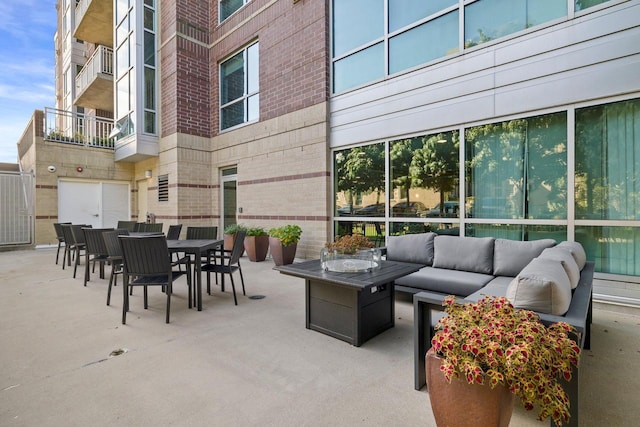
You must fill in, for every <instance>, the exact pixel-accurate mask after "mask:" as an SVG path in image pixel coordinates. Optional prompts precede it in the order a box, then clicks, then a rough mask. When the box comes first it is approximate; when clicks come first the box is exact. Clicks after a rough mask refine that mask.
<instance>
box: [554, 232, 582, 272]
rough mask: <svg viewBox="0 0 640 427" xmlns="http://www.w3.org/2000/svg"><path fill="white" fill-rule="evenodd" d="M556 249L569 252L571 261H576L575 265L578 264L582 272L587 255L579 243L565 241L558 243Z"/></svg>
mask: <svg viewBox="0 0 640 427" xmlns="http://www.w3.org/2000/svg"><path fill="white" fill-rule="evenodd" d="M556 248H562V249H567V250H568V251H570V252H571V255H573V259H575V260H576V264H578V268H579V269H580V271H582V269H583V268H584V265H585V264H586V262H587V254H586V252H585V251H584V248H583V247H582V245H581V244H580V243H579V242H569V241H567V240H565V241H562V242H560V243H558V245H557V246H556Z"/></svg>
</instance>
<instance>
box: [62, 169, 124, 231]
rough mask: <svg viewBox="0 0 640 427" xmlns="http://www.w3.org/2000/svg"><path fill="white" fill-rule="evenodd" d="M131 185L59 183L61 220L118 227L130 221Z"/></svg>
mask: <svg viewBox="0 0 640 427" xmlns="http://www.w3.org/2000/svg"><path fill="white" fill-rule="evenodd" d="M129 201H130V198H129V183H122V182H105V181H69V180H60V181H58V221H60V222H72V223H74V224H90V225H92V226H93V227H115V226H116V225H117V223H118V220H128V219H129V212H130V208H129Z"/></svg>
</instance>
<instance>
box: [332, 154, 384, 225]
mask: <svg viewBox="0 0 640 427" xmlns="http://www.w3.org/2000/svg"><path fill="white" fill-rule="evenodd" d="M384 152H385V150H384V144H373V145H366V146H364V147H356V148H351V149H348V150H343V151H338V152H336V153H335V156H334V168H335V171H336V173H335V177H336V181H335V183H334V188H335V202H336V215H343V216H366V217H384V216H385V207H386V194H385V154H384Z"/></svg>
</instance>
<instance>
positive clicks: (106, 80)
mask: <svg viewBox="0 0 640 427" xmlns="http://www.w3.org/2000/svg"><path fill="white" fill-rule="evenodd" d="M74 103H75V105H79V106H82V107H86V108H95V109H99V110H104V111H113V49H111V48H108V47H105V46H98V48H97V49H96V50H95V51H94V52H93V54H92V55H91V58H89V60H88V61H87V63H86V64H85V66H84V67H83V68H82V70H81V71H80V73H79V74H78V76H77V77H76V99H75V102H74Z"/></svg>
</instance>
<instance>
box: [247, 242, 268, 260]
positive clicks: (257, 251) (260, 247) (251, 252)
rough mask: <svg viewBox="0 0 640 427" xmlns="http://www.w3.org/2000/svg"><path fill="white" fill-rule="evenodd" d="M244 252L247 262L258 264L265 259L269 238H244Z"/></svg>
mask: <svg viewBox="0 0 640 427" xmlns="http://www.w3.org/2000/svg"><path fill="white" fill-rule="evenodd" d="M244 250H245V251H247V256H248V257H249V261H254V262H260V261H264V260H265V258H267V252H268V251H269V236H247V237H245V238H244Z"/></svg>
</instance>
